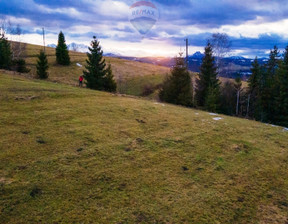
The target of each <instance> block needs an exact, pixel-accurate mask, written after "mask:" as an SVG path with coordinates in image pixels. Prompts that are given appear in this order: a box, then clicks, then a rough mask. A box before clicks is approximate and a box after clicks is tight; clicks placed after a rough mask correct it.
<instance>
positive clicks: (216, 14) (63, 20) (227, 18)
mask: <svg viewBox="0 0 288 224" xmlns="http://www.w3.org/2000/svg"><path fill="white" fill-rule="evenodd" d="M135 1H136V0H65V1H62V0H61V1H60V0H49V1H47V0H9V1H0V8H1V12H0V20H1V17H2V18H6V19H7V20H8V19H9V20H10V21H11V22H12V23H13V24H20V25H21V26H22V28H23V30H25V31H26V34H27V40H28V39H29V38H31V40H33V41H35V43H38V44H39V40H40V42H41V38H40V37H39V35H40V31H41V29H42V27H45V30H46V32H47V35H48V34H49V40H50V41H53V40H56V39H57V36H58V35H57V34H58V33H59V31H60V30H62V31H63V32H64V33H65V37H66V39H67V41H70V40H71V41H74V42H75V41H78V42H81V43H83V42H85V43H86V44H87V42H88V43H89V42H90V41H91V38H92V36H93V35H97V36H98V37H99V38H101V39H102V40H103V44H109V45H110V46H107V47H106V48H107V49H108V48H109V49H111V46H113V47H114V48H115V50H119V51H121V52H123V51H124V49H126V51H127V53H129V54H130V52H134V53H136V52H142V53H143V52H146V53H147V52H148V51H149V49H150V51H151V52H152V51H153V52H154V53H155V52H157V53H160V52H161V50H160V49H162V52H163V54H165V55H166V54H167V53H168V52H170V53H171V50H170V49H173V50H176V49H178V50H176V51H177V52H178V51H179V46H183V45H184V38H187V37H188V38H189V43H190V48H191V49H201V48H202V49H204V46H205V44H206V40H207V38H209V36H211V34H212V33H214V32H225V33H227V34H228V35H229V36H230V37H231V39H232V47H233V50H234V51H235V52H238V53H239V52H242V53H244V52H246V53H247V52H248V50H249V53H251V52H253V51H254V52H257V51H259V50H261V52H264V51H267V50H269V49H270V48H272V47H273V45H274V44H277V45H279V46H281V47H283V46H284V45H285V43H286V42H288V34H287V32H286V31H287V30H288V19H287V18H288V1H280V0H241V1H235V0H219V1H215V0H203V1H199V0H166V1H162V0H152V1H153V3H154V4H155V5H156V7H157V8H158V10H159V14H160V18H159V21H158V22H157V23H156V24H155V26H154V27H153V28H152V29H151V30H150V32H149V33H148V34H147V35H146V36H145V40H147V41H144V40H143V36H142V35H140V34H139V33H138V32H137V30H135V28H134V27H133V26H132V25H131V24H130V23H129V21H128V16H129V7H130V6H131V5H132V4H133V3H135ZM27 6H29V7H27ZM39 30H40V31H39ZM25 38H26V37H25ZM30 42H31V41H30ZM162 42H163V43H165V44H162ZM54 43H55V42H54ZM124 45H125V46H128V47H124ZM141 46H142V47H141ZM158 46H159V47H158ZM156 49H158V50H156ZM111 50H112V49H111ZM115 50H114V52H115ZM177 52H176V53H177ZM146 53H145V54H146Z"/></svg>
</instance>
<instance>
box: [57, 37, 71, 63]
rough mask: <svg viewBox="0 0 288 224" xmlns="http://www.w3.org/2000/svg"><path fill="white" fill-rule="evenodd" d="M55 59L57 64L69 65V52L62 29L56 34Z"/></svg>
mask: <svg viewBox="0 0 288 224" xmlns="http://www.w3.org/2000/svg"><path fill="white" fill-rule="evenodd" d="M56 61H57V64H59V65H70V57H69V52H68V49H67V45H66V43H65V37H64V34H63V33H62V31H61V32H60V33H59V35H58V44H57V47H56Z"/></svg>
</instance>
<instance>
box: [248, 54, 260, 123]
mask: <svg viewBox="0 0 288 224" xmlns="http://www.w3.org/2000/svg"><path fill="white" fill-rule="evenodd" d="M251 72H252V74H251V76H250V78H249V80H248V97H249V111H248V116H250V117H254V118H256V119H259V115H260V110H261V109H260V98H259V97H260V96H259V88H260V83H259V82H260V78H261V77H262V75H261V74H262V72H263V69H262V68H261V66H260V64H259V63H258V58H257V57H256V58H255V59H254V61H253V62H252V68H251Z"/></svg>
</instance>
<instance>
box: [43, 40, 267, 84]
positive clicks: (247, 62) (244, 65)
mask: <svg viewBox="0 0 288 224" xmlns="http://www.w3.org/2000/svg"><path fill="white" fill-rule="evenodd" d="M47 46H48V47H53V48H56V45H55V44H48V45H47ZM67 47H68V49H69V50H71V51H78V52H83V53H85V52H88V46H87V45H84V44H76V43H71V44H69V45H67ZM104 56H106V57H115V58H122V59H126V60H131V61H138V62H144V63H150V64H154V65H160V66H165V67H170V68H171V67H173V66H174V64H175V62H174V58H170V57H128V56H122V55H120V54H115V53H106V54H104ZM203 57H204V54H202V53H201V52H200V51H197V52H195V53H194V54H193V55H189V57H188V61H189V70H190V71H192V72H199V71H200V66H201V63H202V58H203ZM253 60H254V59H250V58H245V57H242V56H231V57H226V58H224V59H223V67H224V69H223V71H222V73H221V74H220V76H222V77H226V78H235V77H236V76H237V75H238V74H240V76H241V77H242V78H243V79H247V78H248V77H249V76H250V75H251V70H250V69H251V66H252V62H253ZM267 61H268V59H267V58H258V62H259V64H260V65H263V64H265V63H266V62H267Z"/></svg>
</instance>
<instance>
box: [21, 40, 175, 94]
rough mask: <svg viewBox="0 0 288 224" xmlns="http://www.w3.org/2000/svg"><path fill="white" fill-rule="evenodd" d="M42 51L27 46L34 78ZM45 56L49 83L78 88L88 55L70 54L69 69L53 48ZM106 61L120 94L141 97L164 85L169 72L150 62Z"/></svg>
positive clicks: (31, 74)
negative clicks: (145, 91)
mask: <svg viewBox="0 0 288 224" xmlns="http://www.w3.org/2000/svg"><path fill="white" fill-rule="evenodd" d="M40 50H43V47H41V46H37V45H32V44H27V45H26V52H25V53H26V63H27V64H28V68H30V69H31V72H30V74H29V75H30V76H31V77H35V76H36V61H37V54H39V52H40ZM46 54H47V56H48V57H47V58H48V63H49V70H48V72H49V80H50V81H52V82H59V83H65V84H69V85H71V86H77V85H78V78H79V76H80V75H81V74H82V72H83V69H85V68H84V66H85V64H86V59H87V55H86V53H79V52H73V51H69V55H70V58H71V65H70V66H60V65H57V64H56V57H55V49H54V48H50V47H46ZM105 60H106V63H111V66H112V71H113V75H114V77H115V80H116V82H117V84H118V92H119V93H121V94H129V95H136V96H140V95H141V94H142V92H143V89H144V87H145V86H147V85H151V84H152V85H153V86H156V85H158V84H160V83H162V81H163V80H164V77H165V75H166V74H167V73H169V72H170V69H169V68H167V67H163V66H157V65H152V64H147V63H140V62H136V61H128V60H124V59H119V58H111V57H105ZM76 63H80V64H81V65H83V67H79V66H77V65H76ZM139 67H140V68H141V69H139ZM151 78H152V79H151Z"/></svg>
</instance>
